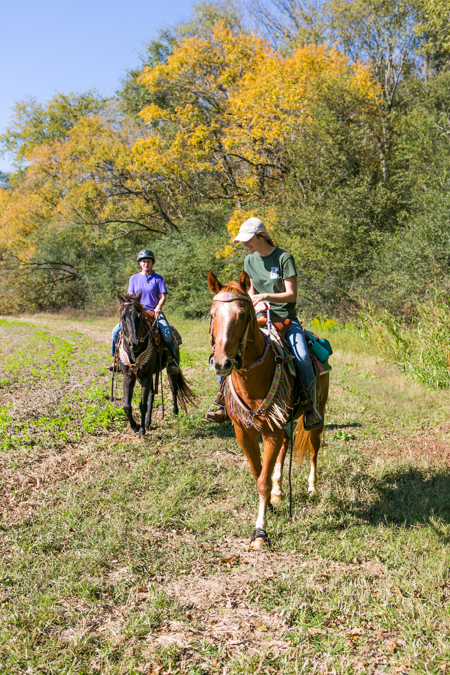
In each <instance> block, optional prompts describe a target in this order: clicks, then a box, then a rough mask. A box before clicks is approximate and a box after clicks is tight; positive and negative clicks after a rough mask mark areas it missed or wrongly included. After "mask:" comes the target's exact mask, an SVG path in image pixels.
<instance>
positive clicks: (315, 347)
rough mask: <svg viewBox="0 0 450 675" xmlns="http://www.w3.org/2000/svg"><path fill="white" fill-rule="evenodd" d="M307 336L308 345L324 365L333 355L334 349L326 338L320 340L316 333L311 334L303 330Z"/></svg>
mask: <svg viewBox="0 0 450 675" xmlns="http://www.w3.org/2000/svg"><path fill="white" fill-rule="evenodd" d="M303 332H304V334H305V339H306V342H307V344H308V345H309V346H310V347H311V351H312V353H313V354H314V355H315V356H317V358H318V359H319V361H321V362H322V363H324V362H325V361H327V360H328V357H330V356H331V354H332V353H333V349H332V347H331V345H330V343H329V342H328V340H326V339H325V338H319V337H318V336H317V335H314V333H311V332H310V331H309V330H306V329H304V330H303Z"/></svg>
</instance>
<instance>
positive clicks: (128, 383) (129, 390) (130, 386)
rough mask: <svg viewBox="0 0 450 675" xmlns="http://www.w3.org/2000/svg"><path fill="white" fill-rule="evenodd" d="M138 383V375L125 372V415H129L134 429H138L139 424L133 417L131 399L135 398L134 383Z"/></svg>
mask: <svg viewBox="0 0 450 675" xmlns="http://www.w3.org/2000/svg"><path fill="white" fill-rule="evenodd" d="M135 383H136V375H133V373H132V372H129V373H127V374H125V373H124V374H123V409H124V412H125V415H126V416H127V417H128V421H129V422H130V426H131V428H132V429H133V431H137V430H138V429H139V426H138V425H137V424H136V422H135V421H134V418H133V411H132V409H131V400H132V398H133V391H134V385H135Z"/></svg>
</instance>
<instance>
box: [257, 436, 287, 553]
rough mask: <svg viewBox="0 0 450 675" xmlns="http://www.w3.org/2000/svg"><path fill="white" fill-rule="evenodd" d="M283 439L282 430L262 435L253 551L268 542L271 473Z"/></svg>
mask: <svg viewBox="0 0 450 675" xmlns="http://www.w3.org/2000/svg"><path fill="white" fill-rule="evenodd" d="M283 439H284V430H283V429H279V430H277V431H274V432H272V433H271V434H270V435H268V436H265V435H263V443H264V458H263V465H262V470H261V473H260V475H259V478H258V480H257V481H256V485H257V487H258V493H259V512H258V518H257V519H256V526H255V531H254V532H253V535H252V539H251V542H250V546H251V548H252V549H253V550H255V551H257V550H259V549H261V548H263V547H264V545H265V544H266V543H267V541H268V538H267V533H266V513H267V507H268V506H269V503H270V493H271V491H272V473H273V470H274V468H275V462H276V460H277V456H278V453H279V452H280V449H281V446H282V444H283Z"/></svg>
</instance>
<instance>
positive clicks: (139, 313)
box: [117, 291, 146, 351]
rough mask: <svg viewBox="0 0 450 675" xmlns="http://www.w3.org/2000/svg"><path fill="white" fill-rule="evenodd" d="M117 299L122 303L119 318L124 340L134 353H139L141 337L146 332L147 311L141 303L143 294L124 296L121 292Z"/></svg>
mask: <svg viewBox="0 0 450 675" xmlns="http://www.w3.org/2000/svg"><path fill="white" fill-rule="evenodd" d="M117 298H118V300H119V302H120V307H119V316H120V322H121V324H122V333H123V336H124V339H125V341H126V342H127V343H128V345H129V346H130V347H131V348H132V349H133V351H137V350H138V348H139V346H140V340H141V337H142V336H143V335H144V332H146V326H145V324H144V321H143V315H144V311H145V310H144V308H143V307H142V305H141V303H140V302H139V301H140V299H141V292H140V291H139V293H137V294H136V295H133V294H130V295H124V294H123V293H120V292H119V293H117Z"/></svg>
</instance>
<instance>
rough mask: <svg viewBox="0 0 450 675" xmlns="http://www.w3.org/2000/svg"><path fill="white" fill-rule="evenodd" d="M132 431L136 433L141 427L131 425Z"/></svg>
mask: <svg viewBox="0 0 450 675" xmlns="http://www.w3.org/2000/svg"><path fill="white" fill-rule="evenodd" d="M131 429H132V431H134V433H135V434H137V432H138V431H139V427H138V426H137V425H136V426H135V427H131Z"/></svg>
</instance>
